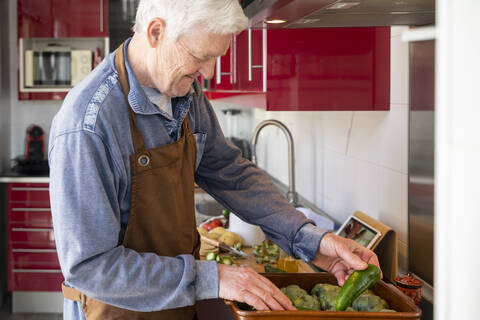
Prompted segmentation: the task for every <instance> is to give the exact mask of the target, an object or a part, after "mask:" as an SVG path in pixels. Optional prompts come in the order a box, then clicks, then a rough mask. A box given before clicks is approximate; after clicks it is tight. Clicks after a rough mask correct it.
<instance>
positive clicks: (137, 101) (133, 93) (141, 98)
mask: <svg viewBox="0 0 480 320" xmlns="http://www.w3.org/2000/svg"><path fill="white" fill-rule="evenodd" d="M131 39H132V38H128V39H127V40H126V41H125V45H124V46H123V56H124V59H125V68H126V70H127V75H128V84H129V85H130V92H129V93H128V102H129V103H130V106H131V108H132V110H133V111H134V112H135V113H138V114H144V115H152V114H162V113H163V112H162V111H161V110H160V108H158V107H157V106H155V105H154V104H153V103H152V102H151V101H150V99H148V97H147V95H146V94H145V91H143V89H142V87H141V86H140V83H139V82H138V79H137V77H136V75H135V73H134V72H133V69H132V67H131V66H130V63H129V61H128V57H127V47H128V44H129V43H130V40H131ZM193 91H194V89H193V85H192V87H191V88H190V92H189V93H187V94H186V95H185V96H183V97H178V98H176V100H177V101H178V103H181V104H185V103H187V104H188V105H190V102H191V101H192V97H191V95H192V93H193ZM172 103H173V101H172ZM172 107H173V105H172ZM187 109H188V108H187ZM162 115H163V114H162Z"/></svg>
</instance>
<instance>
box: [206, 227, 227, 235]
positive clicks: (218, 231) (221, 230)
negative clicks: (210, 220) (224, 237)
mask: <svg viewBox="0 0 480 320" xmlns="http://www.w3.org/2000/svg"><path fill="white" fill-rule="evenodd" d="M225 232H227V230H226V229H225V228H224V227H216V228H213V229H212V230H210V233H218V234H224V233H225Z"/></svg>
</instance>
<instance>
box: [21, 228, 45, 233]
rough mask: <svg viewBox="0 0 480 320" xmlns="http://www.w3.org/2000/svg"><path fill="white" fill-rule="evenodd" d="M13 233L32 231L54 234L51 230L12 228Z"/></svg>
mask: <svg viewBox="0 0 480 320" xmlns="http://www.w3.org/2000/svg"><path fill="white" fill-rule="evenodd" d="M12 231H31V232H47V231H48V232H53V229H49V228H12Z"/></svg>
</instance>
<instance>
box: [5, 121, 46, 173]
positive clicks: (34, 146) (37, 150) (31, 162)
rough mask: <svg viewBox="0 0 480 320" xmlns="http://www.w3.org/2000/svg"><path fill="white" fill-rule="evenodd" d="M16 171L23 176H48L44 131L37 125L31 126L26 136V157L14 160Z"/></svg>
mask: <svg viewBox="0 0 480 320" xmlns="http://www.w3.org/2000/svg"><path fill="white" fill-rule="evenodd" d="M13 169H14V171H16V172H18V173H22V174H33V175H45V174H48V171H49V168H48V160H47V159H45V141H44V131H43V129H42V128H41V127H39V126H37V125H34V124H32V125H30V126H29V127H28V128H27V134H26V136H25V155H23V156H18V157H16V158H15V159H14V166H13Z"/></svg>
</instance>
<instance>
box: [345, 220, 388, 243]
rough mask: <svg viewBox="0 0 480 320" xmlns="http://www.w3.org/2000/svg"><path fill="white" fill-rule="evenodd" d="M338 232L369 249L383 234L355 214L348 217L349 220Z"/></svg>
mask: <svg viewBox="0 0 480 320" xmlns="http://www.w3.org/2000/svg"><path fill="white" fill-rule="evenodd" d="M336 234H337V235H339V236H341V237H344V238H347V239H352V240H354V241H356V242H358V243H359V244H361V245H362V246H364V247H365V248H367V249H371V248H372V246H373V245H374V244H375V242H376V241H377V239H378V238H379V237H380V236H381V235H382V234H381V232H380V231H378V230H377V229H375V228H373V227H372V226H370V225H369V224H367V223H366V222H364V221H362V220H360V219H358V218H357V217H355V216H354V215H351V216H350V217H348V219H347V221H345V223H344V224H343V225H342V226H341V227H340V229H338V231H337V232H336Z"/></svg>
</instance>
